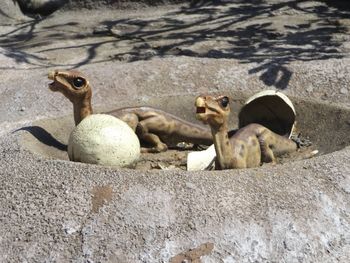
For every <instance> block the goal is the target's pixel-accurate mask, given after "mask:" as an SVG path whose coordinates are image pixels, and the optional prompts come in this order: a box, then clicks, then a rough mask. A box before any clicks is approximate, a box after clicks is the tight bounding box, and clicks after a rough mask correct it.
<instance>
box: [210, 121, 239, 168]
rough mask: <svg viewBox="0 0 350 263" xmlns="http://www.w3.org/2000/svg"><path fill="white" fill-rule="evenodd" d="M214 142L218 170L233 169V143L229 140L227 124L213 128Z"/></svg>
mask: <svg viewBox="0 0 350 263" xmlns="http://www.w3.org/2000/svg"><path fill="white" fill-rule="evenodd" d="M211 131H212V134H213V141H214V146H215V151H216V163H217V166H219V167H217V169H220V170H222V169H228V168H232V165H233V162H234V159H233V154H232V148H231V142H230V140H229V138H228V126H227V122H224V124H222V125H220V126H216V127H213V126H212V127H211Z"/></svg>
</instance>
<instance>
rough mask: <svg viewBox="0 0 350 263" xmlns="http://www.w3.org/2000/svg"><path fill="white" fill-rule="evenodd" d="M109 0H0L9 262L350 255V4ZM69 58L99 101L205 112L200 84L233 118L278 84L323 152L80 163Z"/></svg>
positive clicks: (1, 195) (183, 113)
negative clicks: (73, 155) (190, 161)
mask: <svg viewBox="0 0 350 263" xmlns="http://www.w3.org/2000/svg"><path fill="white" fill-rule="evenodd" d="M80 2H83V1H80ZM91 2H92V1H85V2H84V3H91ZM102 2H104V1H98V4H99V6H98V8H97V9H85V8H80V9H79V8H77V6H75V7H74V8H73V7H72V6H70V7H68V8H67V7H66V8H64V9H62V10H59V11H57V12H55V13H53V14H52V15H50V16H48V17H41V18H40V17H34V18H30V17H25V16H23V15H22V14H21V13H19V12H18V10H16V9H14V4H13V2H12V1H3V2H1V3H0V24H1V26H0V80H1V81H0V98H1V103H0V123H1V126H0V135H1V137H0V158H1V159H0V179H1V184H0V206H1V207H2V209H0V222H1V224H0V261H3V262H126V263H128V262H133V263H134V262H178V261H180V260H188V261H189V262H281V261H283V262H335V261H337V262H348V258H350V254H349V251H350V231H349V229H350V206H349V204H350V202H349V197H350V196H349V194H350V148H349V147H348V146H349V145H350V136H349V125H350V120H349V116H350V114H349V110H350V103H349V101H350V90H349V87H350V58H349V51H350V41H349V29H350V19H349V18H350V11H349V10H348V9H347V8H346V7H344V6H343V7H339V6H336V5H332V6H330V5H327V4H326V3H325V2H324V1H307V0H305V1H295V0H289V1H288V0H287V1H277V0H276V1H273V0H266V1H263V0H254V1H241V0H237V1H214V2H210V1H198V2H197V4H196V5H194V6H193V5H192V6H191V5H189V4H186V3H183V4H179V5H161V6H156V7H144V6H142V8H140V6H138V5H135V6H133V8H132V9H123V10H121V9H113V8H106V6H105V5H104V4H102ZM76 3H78V2H76ZM96 3H97V2H96ZM56 68H61V69H72V68H74V69H79V70H81V71H83V72H84V73H86V74H87V75H88V76H89V78H90V79H91V83H92V87H93V99H92V100H93V107H94V109H96V111H97V112H98V111H105V110H110V109H114V108H118V107H123V106H130V105H141V104H142V105H145V104H147V105H151V106H156V107H159V108H161V109H163V110H166V111H170V112H172V113H174V114H175V115H178V116H179V117H182V118H185V119H187V120H189V121H195V118H194V116H193V112H192V107H193V98H194V97H195V96H196V95H198V94H203V93H212V94H222V93H225V94H226V93H227V94H230V95H232V96H233V98H234V103H233V107H232V112H233V116H232V121H231V123H232V128H234V127H235V126H236V124H237V113H238V110H239V108H240V107H241V106H242V104H243V102H244V100H245V98H247V97H248V96H250V95H252V94H254V93H256V92H258V91H261V90H266V89H275V90H279V91H282V92H283V93H285V94H286V95H288V96H289V97H290V98H291V99H292V101H293V103H294V104H295V107H296V111H297V122H298V127H299V129H300V131H301V132H302V135H303V136H305V138H309V139H310V140H311V141H312V142H313V143H314V144H313V146H314V147H316V148H317V149H318V150H319V151H320V153H319V155H318V156H316V157H314V158H311V159H302V160H300V159H298V158H296V159H295V160H293V161H290V159H288V160H289V161H286V162H285V161H282V163H281V164H278V165H274V166H272V165H263V166H262V167H259V168H254V169H245V170H244V169H243V170H229V171H198V172H187V171H184V170H183V168H184V166H183V163H184V162H183V160H184V158H185V155H186V151H180V152H179V151H170V152H169V153H168V155H167V156H163V157H162V158H163V159H162V158H160V156H159V155H150V160H149V162H148V163H147V162H146V165H145V167H146V166H150V168H152V169H151V170H144V168H145V167H142V169H140V170H133V169H111V168H108V167H100V166H96V165H87V164H81V163H73V162H69V161H68V160H67V156H66V153H65V149H66V144H67V138H68V135H69V133H70V130H71V129H72V128H73V118H72V105H71V103H70V102H69V101H67V100H66V99H65V98H64V97H63V96H62V95H61V94H56V93H53V92H51V91H49V89H48V88H47V84H48V82H49V81H48V79H47V73H48V71H49V70H52V69H56ZM169 157H170V158H172V160H171V161H172V162H174V160H178V162H175V164H176V165H179V166H180V169H173V168H174V167H173V166H171V165H172V164H174V163H171V164H170V165H169V162H168V161H167V162H165V163H164V158H165V160H166V159H167V158H169ZM169 166H171V167H169ZM146 168H147V167H146ZM162 168H163V169H162ZM167 168H170V169H167Z"/></svg>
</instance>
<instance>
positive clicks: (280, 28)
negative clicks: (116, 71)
mask: <svg viewBox="0 0 350 263" xmlns="http://www.w3.org/2000/svg"><path fill="white" fill-rule="evenodd" d="M311 2H312V3H313V4H310V3H311ZM295 13H297V14H299V15H300V16H302V15H305V16H312V19H311V18H310V19H304V20H300V21H299V20H298V19H295V20H293V21H292V22H290V21H288V19H286V18H289V17H290V18H293V17H294V14H295ZM348 17H350V12H349V10H346V9H345V10H342V9H334V8H331V7H328V6H327V5H325V4H324V3H322V2H315V1H308V0H290V1H283V3H278V2H277V3H273V4H271V3H267V2H266V1H264V0H251V1H245V0H235V1H228V0H226V1H225V0H221V1H220V0H216V1H214V0H212V1H209V0H198V1H191V2H190V3H188V4H187V5H185V6H182V7H181V8H179V9H177V10H175V11H171V12H168V13H166V14H165V15H162V16H159V17H157V18H135V19H134V18H126V19H117V20H105V21H102V22H100V23H99V24H97V25H96V28H102V30H100V31H99V32H92V33H91V34H90V35H86V36H85V37H88V38H94V39H96V41H93V43H91V42H87V43H84V44H79V45H71V46H67V45H63V46H61V47H53V48H45V41H43V42H42V43H41V45H42V47H43V48H42V49H41V50H40V51H38V52H37V53H38V54H40V53H45V54H46V53H50V52H56V51H58V50H64V49H66V50H69V49H74V48H80V49H82V50H84V51H85V52H86V56H85V57H83V58H81V59H80V61H79V62H77V63H70V64H69V63H67V64H65V65H59V66H67V67H72V68H76V67H80V66H82V65H85V64H89V63H99V62H105V61H113V60H118V61H126V62H133V61H139V60H149V59H152V58H154V57H166V56H189V57H204V58H225V59H235V60H239V61H240V63H255V64H257V66H255V67H254V68H252V69H251V70H249V72H248V73H249V74H259V77H260V79H261V80H262V81H263V82H264V83H265V84H266V85H268V86H274V87H276V88H278V89H285V88H287V87H288V84H289V82H290V79H291V77H292V75H293V72H291V71H290V69H289V67H288V65H289V64H290V63H291V62H293V61H311V60H327V59H332V58H342V57H344V56H345V53H344V52H342V50H341V45H342V41H341V38H340V39H339V38H337V36H339V35H346V34H347V28H346V27H345V26H343V25H342V24H341V23H340V22H339V20H340V19H343V18H348ZM281 19H282V21H280V20H281ZM276 21H277V22H276ZM278 21H279V22H278ZM37 23H38V22H32V23H29V24H24V25H19V28H18V29H17V31H14V32H10V33H8V34H7V35H2V36H0V45H4V44H5V45H7V46H5V47H7V48H10V46H11V44H14V43H15V44H17V43H22V42H23V41H28V40H31V39H33V38H36V36H37V30H36V26H37ZM278 23H279V24H278ZM72 26H75V25H72ZM76 26H79V25H78V24H76ZM24 27H25V28H26V30H27V33H25V34H21V33H19V31H21V32H23V30H24ZM60 28H64V27H62V25H54V26H52V27H51V28H50V30H52V31H53V32H55V30H56V29H57V31H56V32H55V33H52V35H51V36H50V41H60V40H62V39H65V37H66V36H65V35H64V32H63V33H62V32H60V31H59V29H60ZM4 37H6V38H7V39H6V40H5V39H4ZM79 38H81V36H80V35H79V34H76V35H73V37H72V39H73V40H74V39H79ZM29 42H30V41H29ZM32 45H33V46H34V45H35V44H34V43H33V44H32ZM36 45H38V44H37V43H36ZM29 46H30V44H29ZM120 46H123V47H124V46H128V50H124V49H123V51H119V49H118V47H120ZM17 47H18V45H17ZM19 47H20V46H19ZM26 47H28V44H27V46H26ZM39 47H40V45H39ZM107 48H108V49H110V53H111V55H110V56H108V57H104V58H100V50H102V49H107ZM22 52H24V51H22ZM10 53H11V52H10ZM12 53H13V55H12V56H14V59H17V60H18V58H16V56H15V55H16V53H15V52H12ZM8 56H10V55H8ZM18 56H19V57H27V59H23V61H24V62H26V63H33V61H35V62H37V63H38V64H39V65H41V64H43V63H45V61H42V60H41V58H40V57H39V56H38V57H35V56H33V55H32V54H26V53H25V52H24V53H18ZM50 65H51V66H56V65H55V64H50ZM57 66H58V64H57Z"/></svg>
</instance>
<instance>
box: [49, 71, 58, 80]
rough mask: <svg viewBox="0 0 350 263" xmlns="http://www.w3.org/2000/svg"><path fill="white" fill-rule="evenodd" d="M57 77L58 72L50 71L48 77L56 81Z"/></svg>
mask: <svg viewBox="0 0 350 263" xmlns="http://www.w3.org/2000/svg"><path fill="white" fill-rule="evenodd" d="M55 76H56V71H50V72H49V74H48V76H47V77H48V78H49V79H51V80H55Z"/></svg>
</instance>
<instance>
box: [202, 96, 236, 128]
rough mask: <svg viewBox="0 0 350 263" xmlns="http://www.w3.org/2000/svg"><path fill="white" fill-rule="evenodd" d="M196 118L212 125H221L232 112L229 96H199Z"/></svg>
mask: <svg viewBox="0 0 350 263" xmlns="http://www.w3.org/2000/svg"><path fill="white" fill-rule="evenodd" d="M195 106H196V118H197V119H198V120H200V121H202V122H203V123H205V124H209V125H210V126H215V127H217V126H221V125H222V124H223V123H224V122H225V121H227V118H228V115H229V114H230V98H229V97H228V96H218V97H213V96H208V95H207V96H199V97H197V98H196V101H195Z"/></svg>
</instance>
